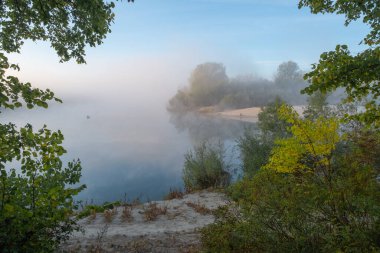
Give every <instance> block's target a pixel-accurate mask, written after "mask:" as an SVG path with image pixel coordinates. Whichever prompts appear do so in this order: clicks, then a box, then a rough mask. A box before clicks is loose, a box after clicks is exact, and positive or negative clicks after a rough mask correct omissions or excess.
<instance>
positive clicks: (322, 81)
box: [299, 0, 380, 127]
mask: <svg viewBox="0 0 380 253" xmlns="http://www.w3.org/2000/svg"><path fill="white" fill-rule="evenodd" d="M299 7H300V8H301V7H309V8H310V10H311V12H312V13H337V14H343V15H345V17H346V21H345V25H346V26H347V25H349V24H350V23H351V22H352V21H355V20H358V19H362V21H363V22H364V23H365V24H368V25H369V27H370V32H369V33H368V34H367V35H366V36H365V38H364V39H363V40H362V41H361V43H362V44H364V45H366V46H367V49H365V50H364V51H362V52H360V53H358V54H356V55H353V54H351V52H350V50H349V49H348V46H347V45H337V46H336V48H335V50H334V51H330V52H324V53H322V55H321V57H320V60H319V62H318V63H316V64H313V65H312V71H311V72H309V73H307V74H306V75H305V78H306V79H308V80H309V82H310V85H309V86H308V87H307V88H306V89H304V90H303V92H304V93H308V94H312V93H314V92H316V91H321V92H323V93H326V92H329V91H333V90H336V89H337V88H339V87H343V88H345V90H346V93H347V100H346V101H347V102H354V101H365V107H366V111H365V112H363V113H360V114H358V115H355V117H356V118H357V119H359V120H361V121H363V122H365V123H367V124H368V125H374V126H376V127H380V104H379V99H378V98H379V96H380V87H379V82H380V47H379V44H380V13H379V10H380V2H379V1H377V0H369V1H343V0H337V1H330V0H301V1H300V2H299Z"/></svg>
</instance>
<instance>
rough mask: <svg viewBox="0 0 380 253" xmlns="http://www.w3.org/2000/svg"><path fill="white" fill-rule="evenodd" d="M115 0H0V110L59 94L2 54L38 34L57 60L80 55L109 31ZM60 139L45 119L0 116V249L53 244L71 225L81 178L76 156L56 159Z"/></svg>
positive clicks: (46, 248) (49, 248) (41, 103)
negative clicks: (26, 76) (39, 122)
mask: <svg viewBox="0 0 380 253" xmlns="http://www.w3.org/2000/svg"><path fill="white" fill-rule="evenodd" d="M128 2H131V0H128ZM132 2H133V0H132ZM114 6H115V4H114V3H113V2H108V1H103V0H86V1H67V0H54V1H50V0H17V1H0V113H1V112H2V111H4V110H5V109H11V110H14V109H16V108H19V107H22V106H24V105H26V107H27V108H28V109H31V108H33V107H35V106H37V107H43V108H47V107H48V102H49V101H51V100H56V101H59V102H61V100H60V99H58V98H56V97H55V95H54V93H53V92H52V91H51V90H49V89H47V90H41V89H38V88H33V87H32V85H31V84H30V83H29V82H25V83H24V82H21V81H20V80H19V79H18V78H17V77H16V76H12V75H8V73H9V70H17V71H18V70H19V67H18V66H17V65H15V64H12V63H9V62H8V58H7V56H6V54H9V53H19V52H20V49H21V47H22V45H23V44H24V42H25V41H26V40H32V41H39V40H41V41H47V42H49V43H50V45H51V47H52V48H53V49H54V50H55V51H56V53H57V55H58V56H59V58H60V61H61V62H65V61H69V60H70V59H73V60H75V61H76V62H77V63H85V58H84V57H85V47H86V46H91V47H94V46H96V45H99V44H101V43H102V41H103V40H104V39H105V37H106V35H107V34H108V33H109V32H110V31H111V30H110V25H111V23H112V22H113V20H114V13H113V11H112V9H113V8H114ZM63 139H64V137H63V134H62V133H61V132H60V131H59V130H58V131H56V132H54V131H51V130H49V129H48V128H47V127H46V126H44V127H43V128H42V129H40V130H37V131H35V130H34V129H33V127H32V126H31V125H30V124H27V125H26V126H25V127H19V126H16V125H15V124H13V123H11V122H10V123H8V124H0V252H36V251H38V252H53V251H54V250H55V248H56V247H57V246H58V245H59V244H60V243H61V242H62V241H63V240H65V239H67V238H68V235H69V234H70V233H71V232H72V231H73V230H74V229H77V228H78V227H77V225H76V222H75V219H74V218H73V217H72V212H73V208H74V207H75V206H74V203H73V197H74V196H75V195H76V194H78V193H79V192H80V191H81V190H82V189H83V188H84V187H85V186H80V185H78V183H79V179H80V176H81V164H80V161H79V160H73V161H72V162H70V163H68V164H67V165H66V166H64V165H63V162H62V161H61V158H60V157H61V156H62V155H63V154H64V153H66V150H65V149H64V148H63V146H62V142H63Z"/></svg>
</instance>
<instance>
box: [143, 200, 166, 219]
mask: <svg viewBox="0 0 380 253" xmlns="http://www.w3.org/2000/svg"><path fill="white" fill-rule="evenodd" d="M167 209H168V208H167V207H166V206H164V207H160V206H158V205H157V203H149V205H148V206H147V207H144V212H143V214H144V218H145V220H146V221H153V220H156V219H157V217H158V216H159V215H165V214H166V212H167Z"/></svg>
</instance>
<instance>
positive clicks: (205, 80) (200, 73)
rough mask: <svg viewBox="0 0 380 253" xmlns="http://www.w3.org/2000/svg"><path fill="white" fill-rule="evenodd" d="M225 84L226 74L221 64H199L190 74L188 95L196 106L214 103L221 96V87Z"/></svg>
mask: <svg viewBox="0 0 380 253" xmlns="http://www.w3.org/2000/svg"><path fill="white" fill-rule="evenodd" d="M226 84H228V76H227V74H226V69H225V67H224V66H223V65H222V64H220V63H204V64H200V65H198V66H197V67H196V68H195V69H194V71H193V73H192V74H191V76H190V95H191V97H192V99H193V100H194V103H195V104H196V105H198V106H209V105H215V104H217V103H218V102H219V101H220V99H221V98H222V97H223V95H224V94H223V89H221V88H222V87H223V86H225V85H226Z"/></svg>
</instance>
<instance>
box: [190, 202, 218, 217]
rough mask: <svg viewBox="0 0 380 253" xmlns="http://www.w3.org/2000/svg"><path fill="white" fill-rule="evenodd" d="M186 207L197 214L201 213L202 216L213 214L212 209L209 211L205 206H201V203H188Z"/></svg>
mask: <svg viewBox="0 0 380 253" xmlns="http://www.w3.org/2000/svg"><path fill="white" fill-rule="evenodd" d="M186 205H188V206H189V207H191V208H193V209H194V210H195V211H196V212H197V213H200V214H202V215H206V214H211V213H212V211H211V210H210V209H208V208H207V207H206V206H205V205H201V204H200V203H199V202H198V203H193V202H186Z"/></svg>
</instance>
